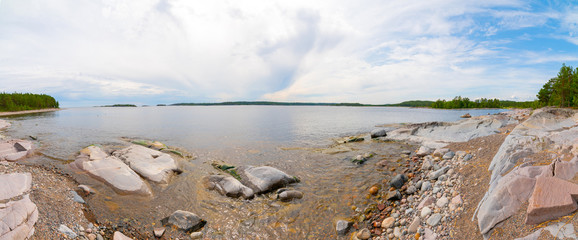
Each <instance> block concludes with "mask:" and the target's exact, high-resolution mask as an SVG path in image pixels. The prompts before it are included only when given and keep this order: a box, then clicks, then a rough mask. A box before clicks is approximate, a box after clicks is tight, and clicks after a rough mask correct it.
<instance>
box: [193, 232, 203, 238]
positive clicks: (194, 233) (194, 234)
mask: <svg viewBox="0 0 578 240" xmlns="http://www.w3.org/2000/svg"><path fill="white" fill-rule="evenodd" d="M201 238H203V233H202V232H193V233H191V239H201Z"/></svg>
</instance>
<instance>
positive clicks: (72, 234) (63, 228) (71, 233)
mask: <svg viewBox="0 0 578 240" xmlns="http://www.w3.org/2000/svg"><path fill="white" fill-rule="evenodd" d="M58 231H60V232H61V233H63V234H65V235H66V236H68V237H69V238H76V237H78V235H77V234H76V233H75V232H74V231H72V229H70V228H69V227H67V226H66V225H63V224H61V225H60V227H58Z"/></svg>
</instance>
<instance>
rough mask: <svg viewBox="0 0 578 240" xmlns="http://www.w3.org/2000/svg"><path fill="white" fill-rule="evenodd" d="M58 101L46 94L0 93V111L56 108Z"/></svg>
mask: <svg viewBox="0 0 578 240" xmlns="http://www.w3.org/2000/svg"><path fill="white" fill-rule="evenodd" d="M58 107H59V103H58V101H56V99H54V98H53V97H51V96H49V95H46V94H32V93H5V92H3V93H0V112H16V111H28V110H39V109H47V108H58Z"/></svg>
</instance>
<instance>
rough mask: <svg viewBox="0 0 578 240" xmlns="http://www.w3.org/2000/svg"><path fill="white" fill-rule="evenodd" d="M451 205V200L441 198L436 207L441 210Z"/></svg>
mask: <svg viewBox="0 0 578 240" xmlns="http://www.w3.org/2000/svg"><path fill="white" fill-rule="evenodd" d="M448 203H449V199H448V198H447V197H441V198H440V199H438V200H437V202H436V206H438V207H439V208H444V207H445V206H447V205H448Z"/></svg>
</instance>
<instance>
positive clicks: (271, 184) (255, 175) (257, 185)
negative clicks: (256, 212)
mask: <svg viewBox="0 0 578 240" xmlns="http://www.w3.org/2000/svg"><path fill="white" fill-rule="evenodd" d="M237 173H238V174H239V175H240V176H241V183H243V185H245V186H247V187H249V188H251V189H253V192H254V193H256V194H259V193H265V192H270V191H274V190H275V189H278V188H282V187H285V186H287V185H288V184H291V183H296V182H298V179H297V178H296V177H292V176H289V175H287V174H286V173H284V172H282V171H280V170H279V169H276V168H273V167H268V166H263V167H253V166H242V167H239V168H238V169H237Z"/></svg>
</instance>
